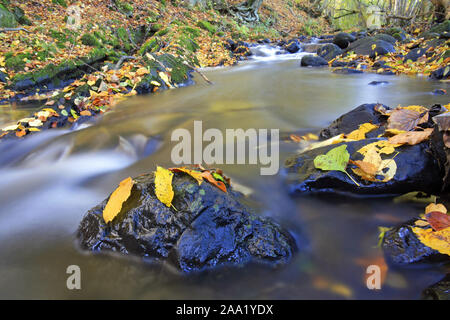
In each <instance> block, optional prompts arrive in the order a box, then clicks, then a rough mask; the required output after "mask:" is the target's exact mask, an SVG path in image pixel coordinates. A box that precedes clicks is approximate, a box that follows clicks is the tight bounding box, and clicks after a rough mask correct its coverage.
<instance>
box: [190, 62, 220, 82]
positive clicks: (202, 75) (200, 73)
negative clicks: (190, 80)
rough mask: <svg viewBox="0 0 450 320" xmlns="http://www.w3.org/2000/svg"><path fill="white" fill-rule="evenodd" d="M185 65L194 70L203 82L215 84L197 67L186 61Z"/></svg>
mask: <svg viewBox="0 0 450 320" xmlns="http://www.w3.org/2000/svg"><path fill="white" fill-rule="evenodd" d="M183 64H185V65H186V66H188V67H189V68H191V69H192V70H194V71H195V72H197V73H198V74H199V75H200V76H201V77H202V78H203V80H205V81H206V82H207V83H208V84H214V83H213V82H212V81H211V80H209V79H208V78H207V77H206V76H205V75H204V74H203V73H202V72H201V71H200V70H198V69H197V68H196V67H194V66H192V65H190V64H189V63H188V62H187V61H184V62H183Z"/></svg>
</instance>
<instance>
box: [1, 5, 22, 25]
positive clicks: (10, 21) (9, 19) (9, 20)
mask: <svg viewBox="0 0 450 320" xmlns="http://www.w3.org/2000/svg"><path fill="white" fill-rule="evenodd" d="M17 25H18V22H17V20H16V17H15V16H14V14H13V13H11V12H9V11H8V9H6V8H5V7H4V6H3V5H1V4H0V27H1V28H15V27H17Z"/></svg>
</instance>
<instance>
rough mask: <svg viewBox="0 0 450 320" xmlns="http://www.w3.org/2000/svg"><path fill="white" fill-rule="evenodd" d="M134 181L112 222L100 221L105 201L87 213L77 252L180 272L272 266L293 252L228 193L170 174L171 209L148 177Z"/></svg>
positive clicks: (287, 240) (271, 226) (276, 229)
mask: <svg viewBox="0 0 450 320" xmlns="http://www.w3.org/2000/svg"><path fill="white" fill-rule="evenodd" d="M134 180H135V184H134V186H133V189H132V192H131V196H130V197H129V198H128V200H127V201H126V202H125V203H124V205H123V207H122V210H121V212H120V213H119V215H118V216H117V217H116V218H115V219H114V220H113V221H112V222H110V223H109V224H106V223H105V222H104V220H103V217H102V212H103V208H104V207H105V205H106V203H107V200H108V199H105V200H104V201H103V202H102V203H101V204H99V205H98V206H96V207H94V208H93V209H91V210H89V211H88V212H87V214H86V215H85V216H84V218H83V220H82V221H81V224H80V226H79V229H78V235H77V237H78V239H79V242H80V245H81V248H83V249H85V250H91V251H94V252H102V251H115V252H120V253H122V254H130V255H135V256H140V257H143V258H144V259H146V260H150V261H161V262H168V263H169V264H171V265H174V266H175V267H176V268H178V269H179V270H181V271H182V272H191V271H198V270H202V269H207V268H214V267H218V266H224V265H234V266H242V265H244V264H247V263H249V262H256V263H263V264H268V265H270V266H278V265H282V264H285V263H287V262H288V261H289V260H290V258H291V256H292V255H293V252H294V251H295V242H294V240H293V238H292V237H291V236H290V234H289V233H288V232H287V231H285V230H284V229H283V228H281V227H280V226H279V225H277V224H276V223H275V222H273V221H272V220H271V219H269V218H263V217H261V216H258V215H256V214H254V213H252V212H251V211H250V209H249V208H248V207H247V206H245V205H244V204H242V203H241V200H242V199H243V196H242V195H241V194H240V193H238V192H236V191H233V190H232V189H231V187H230V188H229V190H228V193H224V192H223V191H221V190H219V189H218V188H216V187H215V186H213V185H211V184H210V183H207V182H203V183H202V184H201V185H200V186H199V185H198V184H197V182H196V181H195V180H194V179H193V178H192V177H190V176H188V175H186V174H183V173H175V174H174V178H173V183H172V186H173V189H174V193H175V196H174V200H173V202H172V203H173V206H174V207H175V208H176V209H174V208H168V207H166V206H165V205H164V204H163V203H161V202H160V201H159V200H158V199H157V197H156V195H155V193H154V189H155V185H154V175H153V174H147V175H142V176H139V177H137V178H135V179H134Z"/></svg>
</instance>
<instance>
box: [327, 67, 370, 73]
mask: <svg viewBox="0 0 450 320" xmlns="http://www.w3.org/2000/svg"><path fill="white" fill-rule="evenodd" d="M333 73H338V74H356V73H363V71H362V70H358V69H352V68H336V69H334V70H333Z"/></svg>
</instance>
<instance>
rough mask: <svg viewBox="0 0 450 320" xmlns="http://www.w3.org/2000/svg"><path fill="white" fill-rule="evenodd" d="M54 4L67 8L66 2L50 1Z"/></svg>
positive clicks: (64, 0) (59, 0) (61, 0)
mask: <svg viewBox="0 0 450 320" xmlns="http://www.w3.org/2000/svg"><path fill="white" fill-rule="evenodd" d="M52 2H53V3H54V4H59V5H60V6H63V7H64V8H67V2H66V0H52Z"/></svg>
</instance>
